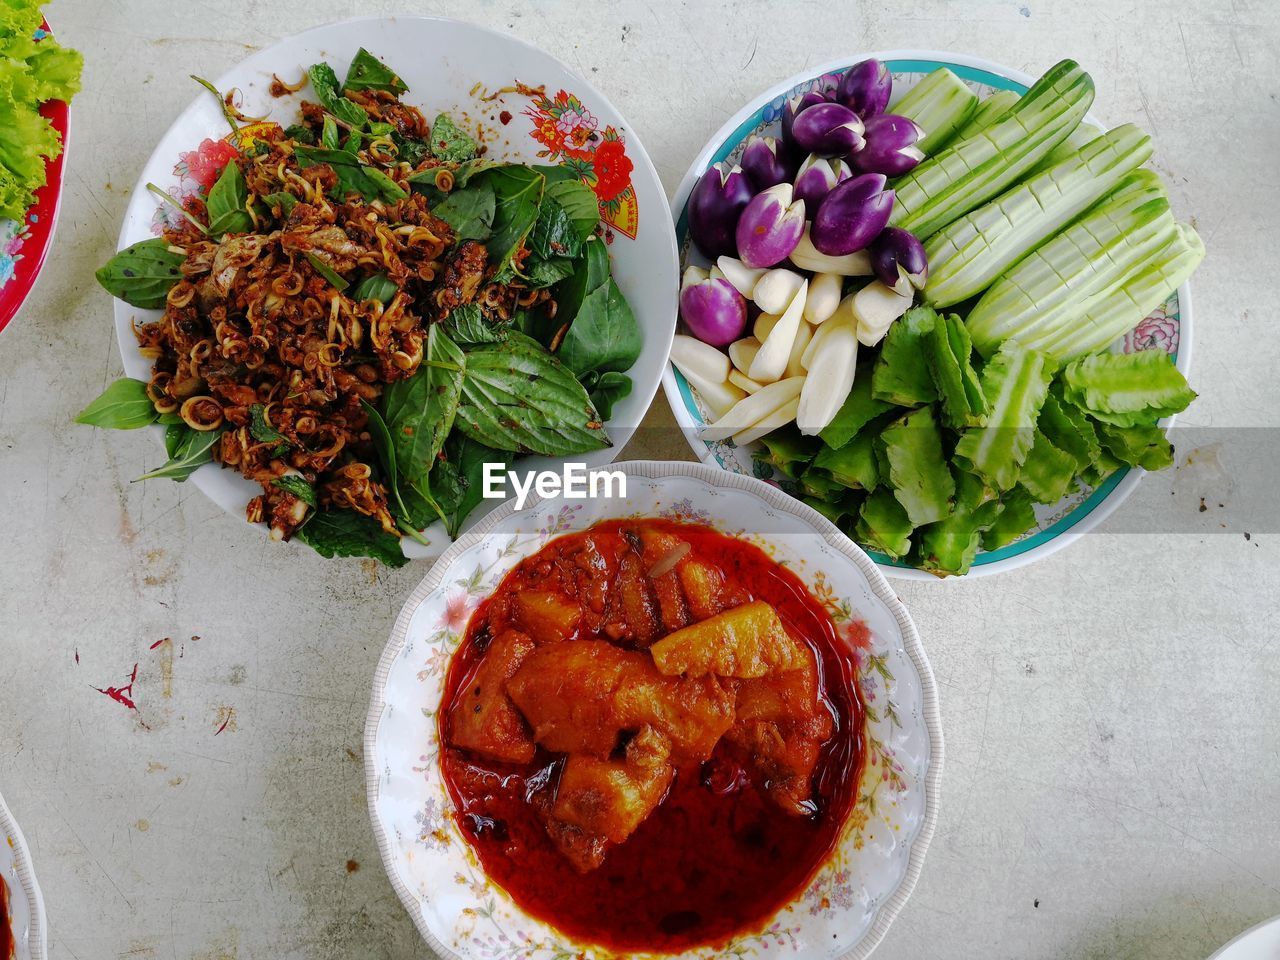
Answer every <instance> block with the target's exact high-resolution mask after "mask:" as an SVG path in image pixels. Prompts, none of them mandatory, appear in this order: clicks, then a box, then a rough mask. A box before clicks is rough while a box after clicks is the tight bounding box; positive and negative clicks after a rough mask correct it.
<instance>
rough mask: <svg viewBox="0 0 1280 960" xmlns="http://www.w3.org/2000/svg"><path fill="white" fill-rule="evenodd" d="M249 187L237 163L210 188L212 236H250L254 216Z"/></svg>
mask: <svg viewBox="0 0 1280 960" xmlns="http://www.w3.org/2000/svg"><path fill="white" fill-rule="evenodd" d="M248 204H249V186H248V184H246V183H245V180H244V174H243V173H241V172H240V165H239V164H238V163H236V162H235V161H234V160H232V161H230V162H228V163H227V165H226V166H225V167H223V168H222V173H221V174H220V175H219V177H218V179H217V180H216V181H215V182H214V184H213V186H212V187H210V188H209V197H208V199H207V200H206V201H205V209H206V210H208V212H209V233H210V234H212V235H214V236H220V235H222V234H224V233H248V232H249V231H250V230H252V229H253V217H251V216H249V210H248Z"/></svg>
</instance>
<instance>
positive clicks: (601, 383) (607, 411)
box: [591, 370, 631, 420]
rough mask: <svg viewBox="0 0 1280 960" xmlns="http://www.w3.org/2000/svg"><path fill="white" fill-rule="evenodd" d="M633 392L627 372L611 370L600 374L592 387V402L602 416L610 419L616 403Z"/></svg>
mask: <svg viewBox="0 0 1280 960" xmlns="http://www.w3.org/2000/svg"><path fill="white" fill-rule="evenodd" d="M630 394H631V378H630V377H628V376H627V375H626V374H625V373H617V372H616V371H613V370H609V371H607V372H605V373H602V374H600V377H599V378H598V379H597V380H596V382H595V385H594V386H592V387H591V402H592V403H594V404H595V405H596V409H597V410H599V411H600V416H601V418H602V419H604V420H608V419H609V418H610V417H612V416H613V407H614V404H616V403H618V402H619V401H621V400H624V399H626V397H628V396H629V395H630Z"/></svg>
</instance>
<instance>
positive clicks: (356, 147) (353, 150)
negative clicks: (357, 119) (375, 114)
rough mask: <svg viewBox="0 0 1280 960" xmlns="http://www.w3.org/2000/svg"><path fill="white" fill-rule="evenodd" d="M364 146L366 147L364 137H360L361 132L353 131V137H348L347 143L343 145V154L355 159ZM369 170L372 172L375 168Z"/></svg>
mask: <svg viewBox="0 0 1280 960" xmlns="http://www.w3.org/2000/svg"><path fill="white" fill-rule="evenodd" d="M363 145H364V137H362V136H361V135H360V131H359V130H352V131H351V135H350V136H349V137H347V142H346V143H344V144H343V145H342V152H343V153H349V154H351V155H352V156H353V157H354V156H355V155H356V154H358V153H359V152H360V147H361V146H363ZM335 146H336V144H335ZM369 169H370V170H372V169H373V167H370V168H369Z"/></svg>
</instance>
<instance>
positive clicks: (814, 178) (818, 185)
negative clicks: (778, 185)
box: [791, 153, 853, 214]
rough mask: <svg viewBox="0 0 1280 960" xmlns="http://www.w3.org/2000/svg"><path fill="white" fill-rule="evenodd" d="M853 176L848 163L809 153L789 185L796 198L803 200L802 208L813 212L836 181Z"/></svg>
mask: <svg viewBox="0 0 1280 960" xmlns="http://www.w3.org/2000/svg"><path fill="white" fill-rule="evenodd" d="M851 176H853V173H852V171H850V169H849V165H848V164H847V163H845V162H844V161H843V160H828V159H827V158H826V157H820V156H818V155H817V154H816V153H811V154H809V156H808V157H807V158H806V159H805V161H804V163H802V164H800V170H799V171H798V172H797V173H796V178H795V180H794V181H793V182H792V184H791V186H792V189H793V190H794V192H795V198H796V199H797V200H803V201H804V209H805V211H806V212H808V213H809V214H813V213H814V212H815V211H816V210H817V209H818V204H820V203H821V202H822V198H823V197H825V196H826V195H827V193H828V191H830V190H831V188H832V187H834V186H835V185H836V184H837V183H842V182H843V181H845V180H848V179H849V178H850V177H851Z"/></svg>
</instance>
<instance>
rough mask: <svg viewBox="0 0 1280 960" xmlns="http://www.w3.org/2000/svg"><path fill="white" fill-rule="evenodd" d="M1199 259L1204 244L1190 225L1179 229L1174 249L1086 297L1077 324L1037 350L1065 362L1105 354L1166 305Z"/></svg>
mask: <svg viewBox="0 0 1280 960" xmlns="http://www.w3.org/2000/svg"><path fill="white" fill-rule="evenodd" d="M1203 259H1204V242H1203V241H1201V239H1200V237H1199V236H1198V235H1197V234H1196V232H1195V230H1193V229H1192V228H1191V227H1190V226H1189V225H1188V224H1185V223H1179V224H1178V227H1177V238H1176V239H1175V240H1174V242H1173V243H1171V244H1170V245H1169V246H1168V247H1167V248H1166V249H1163V250H1161V251H1159V252H1158V253H1157V254H1156V255H1155V256H1154V257H1153V258H1152V259H1150V260H1148V261H1147V262H1146V263H1144V264H1143V265H1141V266H1140V267H1139V268H1138V269H1136V270H1134V271H1131V272H1130V273H1129V274H1128V275H1127V276H1126V277H1125V278H1124V279H1123V280H1121V281H1120V282H1119V283H1118V284H1115V285H1113V286H1112V287H1111V288H1109V289H1107V290H1105V291H1103V292H1101V293H1097V294H1094V295H1093V296H1091V297H1089V298H1088V300H1086V301H1085V302H1084V304H1083V305H1082V309H1081V311H1080V319H1079V322H1078V323H1077V324H1076V325H1075V326H1074V327H1071V328H1068V327H1063V328H1062V329H1060V330H1058V331H1057V333H1056V335H1054V336H1052V337H1043V338H1041V339H1040V341H1039V342H1040V343H1042V344H1043V346H1041V347H1040V349H1043V350H1044V351H1045V352H1046V353H1048V354H1050V355H1051V356H1052V357H1054V358H1055V359H1057V360H1060V361H1064V362H1065V361H1067V360H1071V359H1074V358H1076V357H1081V356H1084V355H1085V354H1087V353H1097V352H1099V351H1101V350H1105V349H1106V348H1107V347H1108V346H1110V345H1111V344H1112V343H1113V342H1115V341H1116V340H1117V339H1118V338H1120V337H1122V336H1124V335H1125V334H1126V333H1128V332H1129V331H1130V330H1132V329H1133V328H1134V327H1136V326H1137V325H1138V324H1139V323H1141V322H1142V321H1143V320H1144V319H1145V318H1146V317H1148V316H1150V314H1151V313H1152V311H1154V310H1155V309H1156V308H1157V307H1159V306H1160V305H1161V304H1163V303H1164V302H1165V301H1166V300H1167V299H1169V295H1170V294H1171V293H1173V291H1175V290H1176V289H1178V287H1180V286H1182V284H1183V283H1185V282H1186V281H1187V278H1188V277H1190V276H1191V274H1192V273H1194V272H1195V269H1196V267H1198V266H1199V265H1200V261H1201V260H1203ZM1034 345H1035V344H1033V346H1034Z"/></svg>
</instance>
